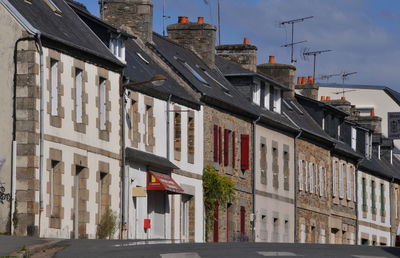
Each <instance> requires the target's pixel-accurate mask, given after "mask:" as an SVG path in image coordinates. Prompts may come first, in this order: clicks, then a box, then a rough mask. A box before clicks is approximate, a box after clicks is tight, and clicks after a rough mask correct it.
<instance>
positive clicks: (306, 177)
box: [304, 161, 309, 192]
mask: <svg viewBox="0 0 400 258" xmlns="http://www.w3.org/2000/svg"><path fill="white" fill-rule="evenodd" d="M304 168H305V169H306V171H305V172H306V176H305V179H306V180H305V185H306V192H308V186H309V185H308V163H307V161H305V166H304Z"/></svg>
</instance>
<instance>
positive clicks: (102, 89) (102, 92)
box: [99, 78, 106, 130]
mask: <svg viewBox="0 0 400 258" xmlns="http://www.w3.org/2000/svg"><path fill="white" fill-rule="evenodd" d="M99 96H100V98H99V100H100V103H99V121H100V130H106V79H104V78H100V84H99Z"/></svg>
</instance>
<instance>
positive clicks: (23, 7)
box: [5, 0, 124, 68]
mask: <svg viewBox="0 0 400 258" xmlns="http://www.w3.org/2000/svg"><path fill="white" fill-rule="evenodd" d="M7 1H8V2H9V3H10V4H11V5H12V6H13V7H14V8H15V9H16V10H17V11H18V12H19V13H20V14H21V15H22V16H23V17H24V18H25V19H26V21H28V22H29V23H30V24H31V25H32V26H33V27H34V28H35V29H37V30H39V31H40V32H41V35H42V38H43V44H44V45H45V46H49V47H52V48H56V49H57V48H59V50H65V49H68V50H69V51H71V54H75V55H77V56H81V55H82V52H84V53H86V54H89V55H90V56H94V57H96V58H100V59H103V60H106V61H108V62H110V63H112V64H113V65H116V66H119V67H121V68H122V67H123V65H124V64H122V63H121V62H120V61H119V60H118V59H117V58H115V57H114V55H113V54H112V53H111V52H110V50H109V49H108V48H107V47H106V46H105V45H104V44H103V43H102V42H101V41H100V40H99V38H98V37H97V36H96V35H95V34H94V33H93V32H92V30H90V28H89V27H88V26H87V25H86V24H85V23H84V22H83V21H82V20H81V19H80V18H79V16H78V15H77V14H76V13H75V12H74V11H73V10H72V9H71V7H70V6H69V5H68V4H67V3H66V2H64V1H63V0H53V1H54V3H55V4H56V5H57V7H58V8H59V9H60V10H61V12H62V13H61V14H60V15H58V14H56V13H54V12H53V11H52V10H51V9H50V7H49V6H48V5H47V4H46V3H45V2H44V1H32V3H28V2H26V1H21V0H5V2H7ZM60 45H61V46H60ZM69 51H67V53H69ZM74 51H78V52H79V53H80V54H79V53H76V52H74Z"/></svg>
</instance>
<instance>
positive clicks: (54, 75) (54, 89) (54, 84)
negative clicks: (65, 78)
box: [50, 61, 58, 116]
mask: <svg viewBox="0 0 400 258" xmlns="http://www.w3.org/2000/svg"><path fill="white" fill-rule="evenodd" d="M50 69H51V75H50V83H51V92H50V99H51V115H52V116H58V62H57V61H52V62H51V68H50Z"/></svg>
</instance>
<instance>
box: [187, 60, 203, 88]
mask: <svg viewBox="0 0 400 258" xmlns="http://www.w3.org/2000/svg"><path fill="white" fill-rule="evenodd" d="M184 65H185V67H186V68H187V69H188V70H189V71H190V72H191V73H192V74H193V76H194V77H196V79H197V80H199V81H200V82H202V83H204V84H206V85H208V82H207V81H206V80H204V78H203V77H202V76H201V75H200V74H199V73H198V72H196V70H194V69H193V68H192V67H191V66H190V65H189V64H188V63H186V62H185V63H184Z"/></svg>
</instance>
